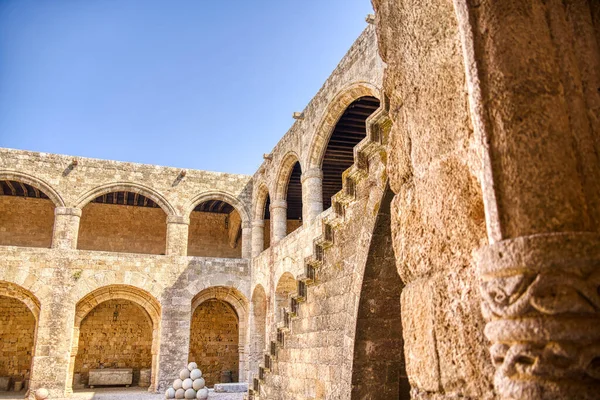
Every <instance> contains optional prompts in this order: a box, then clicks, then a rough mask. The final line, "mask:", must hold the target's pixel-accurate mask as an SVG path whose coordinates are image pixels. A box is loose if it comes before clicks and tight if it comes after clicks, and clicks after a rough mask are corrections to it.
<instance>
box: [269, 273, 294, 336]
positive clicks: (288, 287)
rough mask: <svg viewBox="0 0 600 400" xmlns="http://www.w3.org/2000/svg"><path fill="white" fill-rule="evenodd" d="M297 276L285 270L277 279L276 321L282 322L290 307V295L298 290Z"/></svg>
mask: <svg viewBox="0 0 600 400" xmlns="http://www.w3.org/2000/svg"><path fill="white" fill-rule="evenodd" d="M297 285H298V284H297V282H296V278H294V276H293V275H292V274H291V273H289V272H284V273H283V274H282V275H281V276H280V277H279V279H278V280H277V286H276V287H275V299H274V300H275V307H274V311H275V316H274V317H275V323H276V324H277V323H279V322H282V321H283V319H284V313H285V311H286V310H288V309H289V308H290V296H291V295H292V293H295V292H296V290H297Z"/></svg>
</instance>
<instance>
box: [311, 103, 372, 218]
mask: <svg viewBox="0 0 600 400" xmlns="http://www.w3.org/2000/svg"><path fill="white" fill-rule="evenodd" d="M377 108H379V100H378V99H377V98H375V97H372V96H363V97H360V98H358V99H357V100H355V101H354V102H352V103H351V104H350V105H349V106H348V107H347V108H346V110H345V111H344V113H343V114H342V116H341V117H340V118H339V120H338V122H337V123H336V125H335V127H334V129H333V132H332V133H331V136H330V138H329V142H328V143H327V147H326V149H325V152H324V153H323V157H322V161H321V169H322V171H323V190H322V193H323V209H324V210H326V209H328V208H329V207H331V197H333V195H335V194H336V193H337V192H339V191H340V190H341V189H342V175H343V173H344V171H346V170H347V169H348V168H350V167H351V166H352V164H353V163H354V147H355V146H356V145H357V144H358V143H359V142H360V141H361V140H363V139H364V138H365V137H366V135H367V125H366V120H367V118H368V117H369V116H370V115H371V114H373V112H374V111H375V110H376V109H377Z"/></svg>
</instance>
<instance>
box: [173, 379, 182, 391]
mask: <svg viewBox="0 0 600 400" xmlns="http://www.w3.org/2000/svg"><path fill="white" fill-rule="evenodd" d="M182 384H183V380H181V379H175V380H174V381H173V389H175V390H177V389H181V385H182Z"/></svg>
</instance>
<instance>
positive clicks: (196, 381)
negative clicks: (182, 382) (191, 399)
mask: <svg viewBox="0 0 600 400" xmlns="http://www.w3.org/2000/svg"><path fill="white" fill-rule="evenodd" d="M204 384H205V382H204V378H198V379H194V383H193V384H192V387H193V388H194V389H195V390H200V389H202V388H203V387H204Z"/></svg>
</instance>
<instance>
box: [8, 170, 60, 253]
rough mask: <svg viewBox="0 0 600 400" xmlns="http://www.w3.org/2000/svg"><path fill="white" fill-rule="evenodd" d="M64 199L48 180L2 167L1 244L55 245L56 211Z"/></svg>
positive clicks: (47, 246)
mask: <svg viewBox="0 0 600 400" xmlns="http://www.w3.org/2000/svg"><path fill="white" fill-rule="evenodd" d="M63 205H64V202H63V200H62V198H61V197H60V195H59V194H58V193H57V192H56V191H55V190H54V189H53V188H52V187H50V186H49V185H48V184H46V183H45V182H43V181H41V180H39V179H37V178H35V177H33V176H31V175H28V174H24V173H20V172H15V171H6V170H4V171H2V170H0V245H4V246H26V247H46V248H49V247H51V245H52V237H53V232H54V219H55V217H54V213H55V210H56V207H62V206H63Z"/></svg>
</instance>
